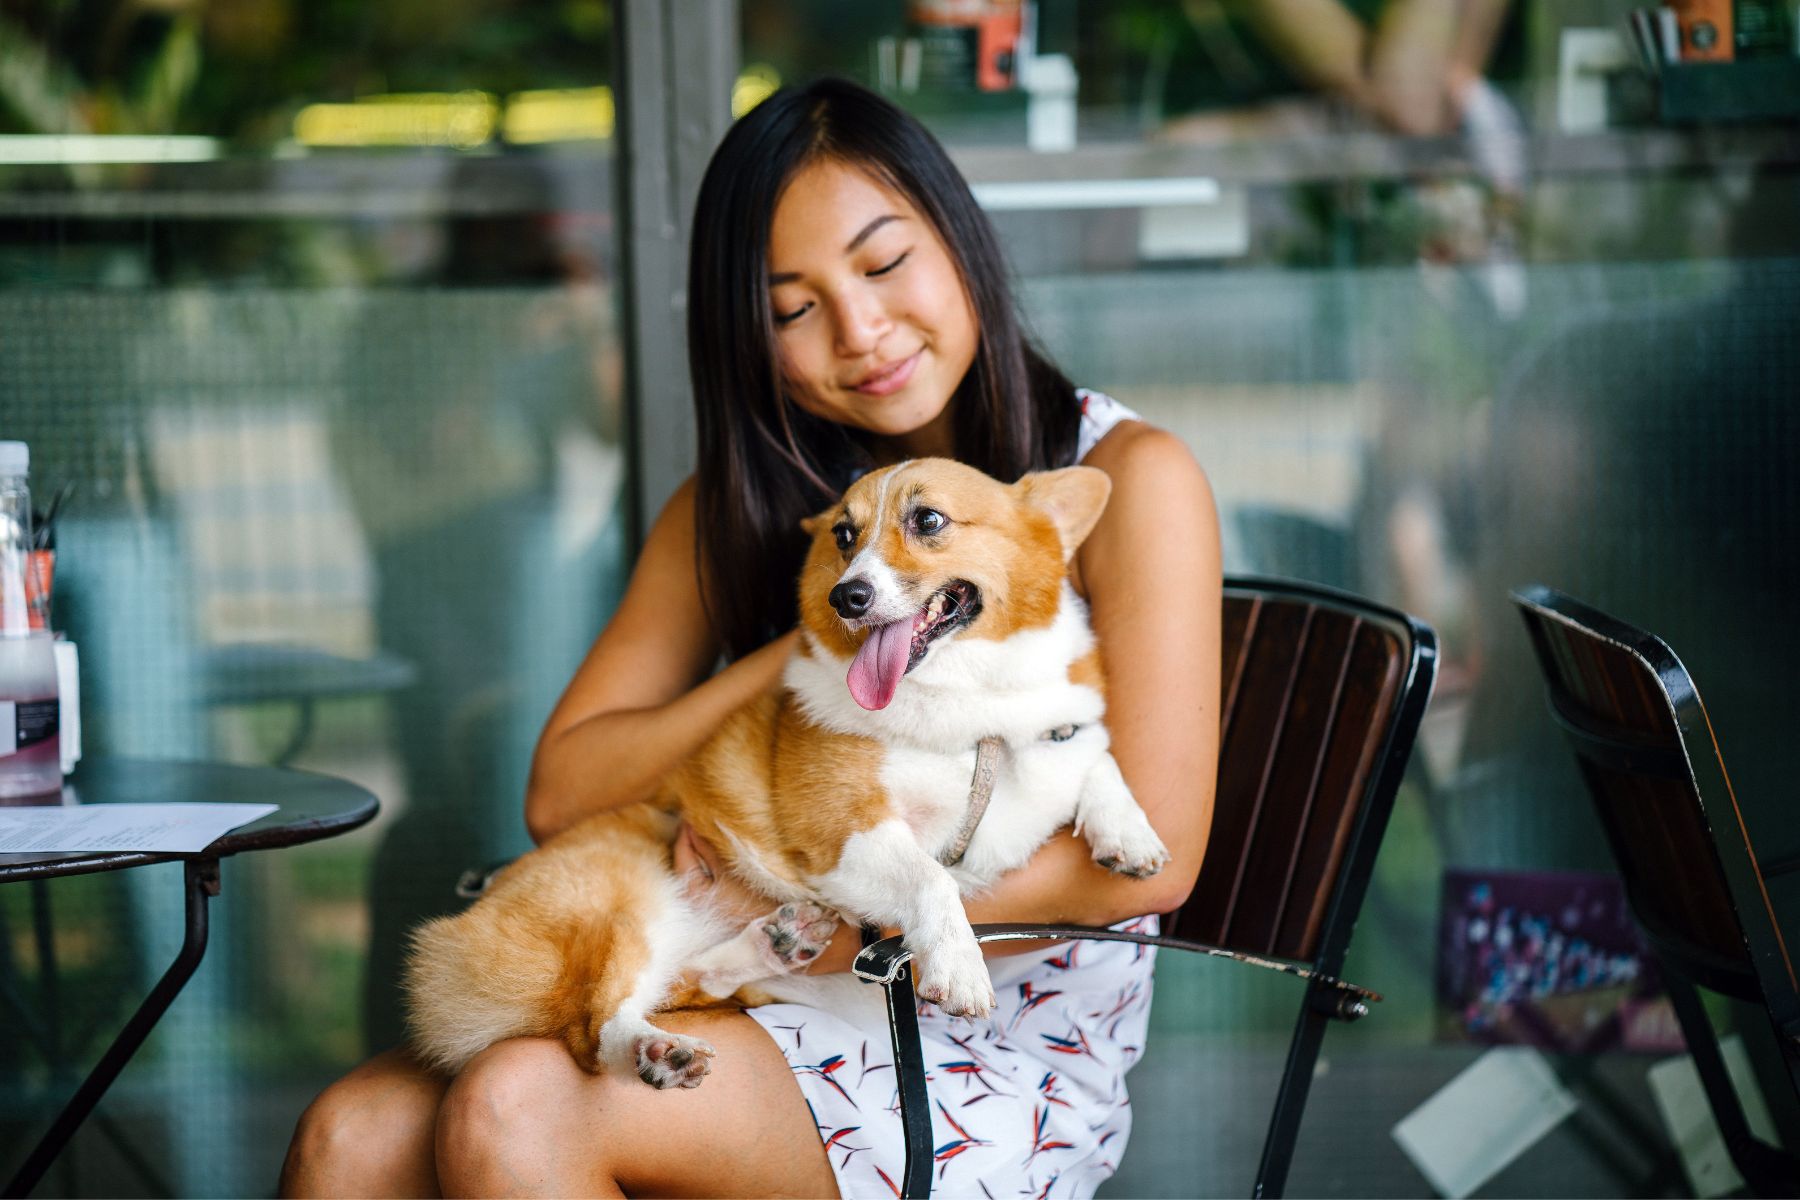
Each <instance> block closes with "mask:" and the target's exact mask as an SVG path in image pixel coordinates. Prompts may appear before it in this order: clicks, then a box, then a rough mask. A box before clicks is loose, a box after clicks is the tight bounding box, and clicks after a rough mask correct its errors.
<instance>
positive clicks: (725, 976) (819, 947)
mask: <svg viewBox="0 0 1800 1200" xmlns="http://www.w3.org/2000/svg"><path fill="white" fill-rule="evenodd" d="M837 924H838V918H837V914H836V913H834V912H832V911H831V910H830V909H828V908H825V907H823V906H821V905H818V904H807V903H803V902H800V903H791V904H784V905H782V906H781V907H780V908H778V909H776V910H775V911H774V912H772V913H769V914H768V915H767V916H763V917H758V918H757V919H756V920H754V921H752V922H750V924H748V925H746V926H745V927H744V928H743V930H742V931H741V932H740V933H739V934H738V935H737V936H736V937H734V938H732V939H730V940H729V941H725V942H720V943H719V944H718V945H716V946H713V947H711V948H709V949H707V950H705V951H704V952H702V953H701V954H699V955H698V956H696V957H695V958H694V959H692V960H691V961H689V962H688V963H687V964H686V969H685V970H684V971H683V972H682V974H683V976H685V977H686V978H687V979H688V980H689V981H691V982H692V984H693V987H694V989H695V990H696V991H698V992H699V993H700V994H701V996H703V997H712V998H716V999H720V1000H723V999H726V998H727V997H729V996H731V995H732V994H733V993H734V992H736V991H737V990H738V989H739V988H741V987H743V986H744V985H745V984H747V983H754V982H756V981H757V980H759V979H769V978H773V977H775V976H780V975H787V974H789V973H791V972H794V971H798V970H801V969H802V968H804V967H805V966H806V964H808V963H810V962H811V961H812V960H813V959H815V958H817V957H819V954H820V952H821V951H823V950H824V949H825V947H826V946H828V945H830V944H831V935H832V933H833V932H834V931H835V930H836V929H837Z"/></svg>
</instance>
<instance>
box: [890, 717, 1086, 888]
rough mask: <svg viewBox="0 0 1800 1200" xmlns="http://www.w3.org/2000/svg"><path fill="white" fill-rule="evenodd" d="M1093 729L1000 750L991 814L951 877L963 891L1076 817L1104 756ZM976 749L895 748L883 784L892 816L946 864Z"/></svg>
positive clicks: (959, 829) (960, 824)
mask: <svg viewBox="0 0 1800 1200" xmlns="http://www.w3.org/2000/svg"><path fill="white" fill-rule="evenodd" d="M1106 748H1107V738H1106V734H1105V732H1104V730H1103V729H1101V728H1100V727H1098V726H1093V727H1090V728H1088V729H1085V730H1082V731H1079V732H1077V734H1076V735H1075V736H1074V737H1071V738H1069V739H1067V740H1066V741H1063V742H1053V741H1050V740H1048V739H1045V740H1040V741H1028V742H1023V743H1012V744H1009V745H1007V746H1005V747H1004V748H1003V749H1001V751H1000V753H999V761H998V764H997V769H996V771H995V776H994V786H993V791H992V793H991V796H990V798H989V800H988V804H987V809H986V811H985V813H983V815H982V817H981V820H980V823H979V824H978V825H977V826H976V828H975V831H974V834H973V836H972V838H971V839H970V841H969V844H968V848H967V850H966V852H965V853H964V855H963V859H962V862H961V863H960V864H959V865H958V866H957V867H956V868H955V870H954V871H953V873H954V874H955V875H957V876H958V881H959V883H962V884H963V885H964V886H965V887H978V886H981V885H983V884H986V883H991V882H993V880H994V879H996V878H997V877H999V876H1000V875H1001V874H1003V873H1005V872H1006V871H1009V870H1012V869H1013V868H1015V867H1019V866H1022V865H1023V864H1024V863H1025V861H1026V860H1027V859H1029V858H1030V857H1031V854H1032V852H1033V851H1034V850H1036V849H1037V847H1038V846H1040V845H1042V844H1043V842H1044V840H1045V839H1046V838H1048V837H1049V836H1050V835H1051V834H1052V833H1053V832H1055V831H1056V830H1057V829H1058V828H1060V827H1062V826H1064V825H1067V824H1069V823H1070V821H1072V820H1073V819H1074V816H1075V807H1076V803H1077V801H1078V800H1079V799H1080V795H1081V786H1082V781H1083V780H1084V779H1085V778H1086V776H1087V773H1088V771H1089V770H1090V769H1091V768H1092V767H1093V765H1094V763H1095V762H1096V761H1097V760H1098V759H1099V757H1100V756H1101V755H1103V754H1105V753H1106ZM975 763H976V752H975V748H974V747H972V746H971V747H970V748H969V749H967V750H964V751H959V752H956V753H942V752H938V751H930V750H921V749H917V748H913V747H906V746H890V747H888V749H887V751H886V755H885V757H884V759H883V762H882V773H881V782H882V786H883V788H884V789H885V790H886V792H887V795H888V800H889V804H890V806H891V808H892V809H893V811H894V814H895V815H896V816H898V817H899V818H900V819H901V820H903V821H905V822H906V824H907V825H908V826H909V827H910V828H911V829H912V830H913V833H914V836H915V837H917V838H918V840H919V845H920V847H921V848H923V849H924V850H925V851H926V852H927V853H928V854H930V855H932V856H933V857H934V858H940V859H941V858H942V857H943V856H944V854H945V853H946V852H947V851H948V850H949V848H950V847H951V846H952V845H954V843H955V842H956V841H957V839H958V838H959V836H960V835H961V834H962V833H963V830H964V827H965V824H966V822H967V820H968V816H969V811H970V803H971V785H972V783H973V780H974V775H975Z"/></svg>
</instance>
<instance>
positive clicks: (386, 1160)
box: [281, 1064, 443, 1196]
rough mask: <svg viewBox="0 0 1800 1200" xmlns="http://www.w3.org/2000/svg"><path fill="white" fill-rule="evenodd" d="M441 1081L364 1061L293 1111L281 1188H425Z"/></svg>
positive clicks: (293, 1192) (301, 1191) (345, 1191)
mask: <svg viewBox="0 0 1800 1200" xmlns="http://www.w3.org/2000/svg"><path fill="white" fill-rule="evenodd" d="M442 1086H443V1085H442V1084H441V1083H439V1082H437V1081H434V1080H431V1079H428V1078H425V1077H423V1076H420V1077H419V1078H407V1077H405V1076H404V1075H396V1074H394V1073H391V1072H386V1071H371V1070H370V1069H369V1065H368V1064H365V1066H364V1067H363V1068H360V1069H359V1070H357V1071H356V1072H354V1073H352V1074H350V1075H348V1076H346V1077H345V1078H343V1079H340V1080H338V1081H337V1082H336V1083H334V1084H332V1085H331V1086H330V1087H328V1088H326V1089H325V1090H324V1091H323V1092H321V1093H320V1094H319V1095H318V1097H317V1098H316V1099H314V1100H313V1102H312V1103H311V1104H309V1105H307V1107H306V1111H305V1112H303V1113H301V1114H300V1120H299V1122H298V1123H297V1124H296V1125H295V1127H294V1136H293V1140H292V1141H291V1142H290V1143H289V1144H288V1152H287V1158H286V1161H285V1162H284V1163H283V1164H282V1168H281V1194H282V1195H283V1196H329V1195H371V1194H375V1193H377V1192H380V1193H383V1194H389V1195H428V1194H431V1193H433V1192H435V1191H436V1187H435V1182H434V1176H433V1173H432V1150H433V1147H432V1127H433V1124H434V1123H435V1119H436V1112H437V1104H438V1097H439V1094H440V1093H441V1091H442Z"/></svg>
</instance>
